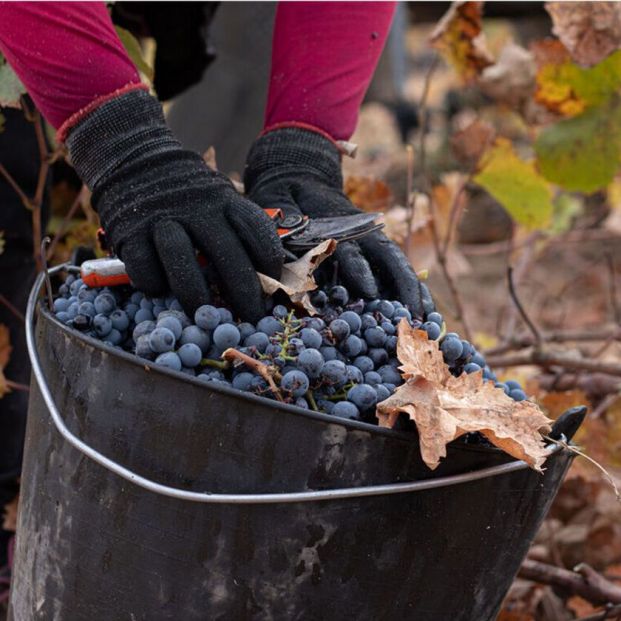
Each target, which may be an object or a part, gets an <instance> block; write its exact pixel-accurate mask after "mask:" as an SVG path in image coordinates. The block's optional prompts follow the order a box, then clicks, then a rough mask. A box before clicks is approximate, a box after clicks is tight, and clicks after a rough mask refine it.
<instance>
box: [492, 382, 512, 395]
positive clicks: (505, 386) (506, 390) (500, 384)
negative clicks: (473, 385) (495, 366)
mask: <svg viewBox="0 0 621 621" xmlns="http://www.w3.org/2000/svg"><path fill="white" fill-rule="evenodd" d="M494 388H501V389H502V390H504V392H505V394H506V395H508V394H509V393H510V392H511V389H510V388H509V386H507V385H506V384H503V382H496V383H495V384H494Z"/></svg>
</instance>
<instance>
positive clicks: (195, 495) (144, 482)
mask: <svg viewBox="0 0 621 621" xmlns="http://www.w3.org/2000/svg"><path fill="white" fill-rule="evenodd" d="M68 268H69V266H68V265H67V264H62V265H58V266H56V267H53V268H52V269H50V270H49V272H42V273H41V274H39V275H38V277H37V279H36V281H35V283H34V285H33V287H32V291H31V292H30V296H29V298H28V306H27V308H26V344H27V347H28V355H29V356H30V362H31V363H32V373H33V376H34V378H35V381H36V382H37V386H38V387H39V390H40V391H41V395H42V396H43V400H44V402H45V405H46V406H47V408H48V410H49V413H50V416H51V417H52V422H53V423H54V425H55V427H56V429H57V431H58V433H60V435H61V436H62V437H63V438H64V439H65V440H66V441H67V442H69V444H71V445H72V446H73V447H74V448H76V449H77V450H78V451H80V452H81V453H82V454H83V455H86V456H87V457H89V458H90V459H92V460H93V461H94V462H96V463H98V464H99V465H100V466H103V467H104V468H106V469H107V470H109V471H110V472H112V473H114V474H116V475H117V476H119V477H121V478H122V479H125V480H126V481H128V482H130V483H133V484H134V485H138V486H139V487H142V488H143V489H146V490H149V491H151V492H154V493H156V494H161V495H163V496H170V497H171V498H176V499H178V500H189V501H192V502H204V503H215V504H270V503H285V502H286V503H289V502H311V501H319V500H336V499H341V498H359V497H362V496H380V495H384V494H403V493H406V492H420V491H423V490H427V489H436V488H440V487H448V486H450V485H459V484H461V483H468V482H470V481H476V480H478V479H484V478H487V477H493V476H498V475H500V474H507V473H509V472H515V471H517V470H524V469H525V468H528V464H526V463H525V462H524V461H512V462H509V463H506V464H501V465H498V466H492V467H490V468H482V469H481V470H476V471H474V472H466V473H464V474H457V475H452V476H447V477H442V478H438V479H430V480H425V481H412V482H409V483H389V484H385V485H369V486H364V487H345V488H341V489H331V490H318V491H307V492H288V493H279V494H211V493H209V492H191V491H187V490H184V489H179V488H176V487H169V486H168V485H162V484H161V483H157V482H156V481H152V480H150V479H147V478H145V477H143V476H141V475H139V474H137V473H136V472H133V471H132V470H129V469H128V468H125V467H124V466H121V465H120V464H118V463H117V462H115V461H113V460H112V459H110V458H108V457H106V456H105V455H102V454H101V453H99V452H98V451H96V450H95V449H94V448H93V447H91V446H89V445H88V444H86V443H85V442H83V441H82V440H81V439H80V438H78V437H77V436H75V435H74V434H73V433H72V432H71V431H70V430H69V428H68V427H67V426H66V425H65V422H64V421H63V418H62V416H61V414H60V412H59V410H58V408H57V407H56V404H55V403H54V398H53V397H52V394H51V392H50V390H49V387H48V385H47V382H46V380H45V375H44V373H43V369H42V368H41V363H40V360H39V353H38V352H37V348H36V345H35V337H34V314H35V308H36V305H37V299H38V297H39V293H40V291H41V288H42V286H43V284H44V282H45V281H46V279H47V278H49V274H55V273H57V272H59V271H61V270H63V269H68ZM547 448H548V450H549V452H550V454H553V453H555V452H556V451H558V450H560V448H561V446H560V445H558V444H550V445H548V447H547Z"/></svg>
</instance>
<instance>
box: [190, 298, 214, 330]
mask: <svg viewBox="0 0 621 621" xmlns="http://www.w3.org/2000/svg"><path fill="white" fill-rule="evenodd" d="M194 323H195V324H196V325H197V326H198V327H199V328H202V329H203V330H215V329H216V328H217V327H218V325H219V324H220V313H219V312H218V309H217V308H216V307H215V306H211V305H210V304H203V306H199V307H198V308H197V309H196V312H195V313H194Z"/></svg>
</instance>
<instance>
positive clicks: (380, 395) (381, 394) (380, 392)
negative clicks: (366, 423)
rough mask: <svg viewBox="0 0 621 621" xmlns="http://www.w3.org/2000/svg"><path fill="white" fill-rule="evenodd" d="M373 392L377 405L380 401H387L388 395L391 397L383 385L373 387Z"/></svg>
mask: <svg viewBox="0 0 621 621" xmlns="http://www.w3.org/2000/svg"><path fill="white" fill-rule="evenodd" d="M375 392H376V394H377V402H378V403H379V402H380V401H384V400H385V399H388V397H390V395H391V392H390V390H388V388H386V386H384V384H378V385H377V386H376V387H375Z"/></svg>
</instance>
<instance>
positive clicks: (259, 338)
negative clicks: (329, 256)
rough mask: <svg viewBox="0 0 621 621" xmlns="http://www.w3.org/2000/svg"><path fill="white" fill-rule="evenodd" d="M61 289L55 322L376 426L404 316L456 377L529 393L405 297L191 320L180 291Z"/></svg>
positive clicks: (187, 369) (394, 379)
mask: <svg viewBox="0 0 621 621" xmlns="http://www.w3.org/2000/svg"><path fill="white" fill-rule="evenodd" d="M58 293H59V295H58V297H56V299H55V300H54V312H55V315H56V317H57V319H58V320H59V321H61V322H63V323H65V324H66V325H69V326H72V327H73V328H75V329H77V330H80V331H81V332H83V333H85V334H87V335H88V336H91V337H94V338H97V339H100V340H101V341H103V342H105V343H107V344H109V345H111V346H113V347H117V348H120V349H123V350H125V351H129V352H132V353H134V354H136V355H137V356H139V357H141V358H144V359H146V360H150V361H153V362H155V363H156V364H158V365H162V366H164V367H167V368H169V369H172V370H174V371H180V372H182V373H186V374H188V375H191V376H195V377H197V378H198V379H199V380H201V381H205V382H210V383H214V384H221V385H226V386H230V387H233V388H235V389H238V390H241V391H244V392H251V393H254V394H257V395H262V396H265V397H269V398H278V399H280V400H282V401H284V402H286V403H291V404H294V405H297V406H299V407H302V408H305V409H312V410H316V411H320V412H324V413H327V414H332V415H334V416H337V417H340V418H346V419H350V420H362V421H366V422H375V421H376V420H377V419H376V418H375V406H376V404H377V403H379V402H380V401H383V400H385V399H387V398H388V397H389V396H390V395H392V394H393V393H394V391H395V389H396V388H397V387H398V386H399V385H401V384H402V383H403V380H402V378H401V374H400V373H399V370H398V367H399V364H400V363H399V361H398V359H397V355H396V351H397V327H398V324H399V322H400V321H404V320H405V321H408V322H409V323H410V324H411V325H413V326H414V327H418V328H420V329H423V330H425V331H426V332H427V335H428V337H429V338H430V339H432V340H439V341H440V349H441V351H442V354H443V356H444V360H445V362H446V364H447V365H448V367H449V369H450V371H451V373H452V374H453V375H455V376H458V375H460V374H461V373H463V372H465V373H474V372H476V371H479V370H482V373H483V377H484V379H485V380H486V381H492V382H494V384H495V386H497V387H498V388H501V389H503V390H504V391H505V392H506V393H507V394H508V395H509V396H510V397H512V398H513V399H515V400H516V401H520V400H522V399H525V398H526V395H525V394H524V391H523V390H522V389H521V387H520V386H519V384H518V383H517V382H513V381H508V382H505V383H501V382H498V381H497V378H496V376H495V375H494V373H493V372H492V371H491V370H490V369H489V367H488V366H487V365H486V364H485V359H484V358H483V356H482V355H481V354H480V353H478V352H477V351H476V349H475V348H474V347H473V346H472V344H470V343H469V342H468V341H465V340H463V339H460V337H459V336H458V335H457V334H456V333H454V332H449V333H445V329H444V321H443V318H442V315H440V314H439V313H438V312H436V311H435V310H431V309H430V312H428V313H427V314H426V317H425V320H426V321H425V322H420V321H418V320H416V319H413V318H412V316H411V314H410V311H409V310H408V309H407V308H405V307H404V306H403V305H402V304H401V303H400V302H398V301H389V300H371V301H364V300H351V299H350V296H349V292H348V291H347V289H346V288H345V287H343V286H340V285H336V286H333V287H331V288H330V289H329V290H317V291H316V292H314V293H313V295H312V296H311V302H312V304H313V306H314V307H315V308H316V310H317V314H316V315H315V316H298V315H296V312H295V311H293V310H290V309H288V308H286V307H285V306H283V305H280V304H278V305H276V306H273V308H272V313H271V315H268V316H266V317H263V318H262V319H261V320H260V321H259V322H258V323H257V324H256V325H253V324H251V323H245V322H244V323H238V322H235V321H234V319H233V316H232V314H231V312H230V311H229V310H228V309H226V308H216V307H214V306H210V305H205V306H201V307H200V308H199V309H198V310H197V311H196V313H195V314H194V317H193V318H190V317H188V316H187V315H186V314H185V313H184V312H183V310H182V308H181V305H180V304H179V302H178V300H176V299H175V298H173V297H169V298H148V297H146V296H144V295H143V294H142V293H140V292H138V291H136V290H135V289H132V288H131V287H127V286H123V287H114V288H100V289H92V288H89V287H88V286H87V285H85V284H84V283H83V282H82V280H81V279H80V278H76V277H75V276H73V275H69V276H68V277H67V279H66V280H65V282H64V283H63V284H62V285H61V286H60V287H59V292H58ZM230 348H233V349H235V350H237V351H238V352H240V354H242V355H241V356H239V358H236V359H235V360H234V361H233V362H231V361H230V360H228V359H227V360H224V359H223V357H222V354H223V352H224V351H225V350H227V349H230ZM263 367H265V369H264V368H263ZM263 370H268V373H267V374H266V373H262V372H260V371H263ZM266 375H269V377H270V380H271V381H270V380H268V379H267V377H266Z"/></svg>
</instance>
